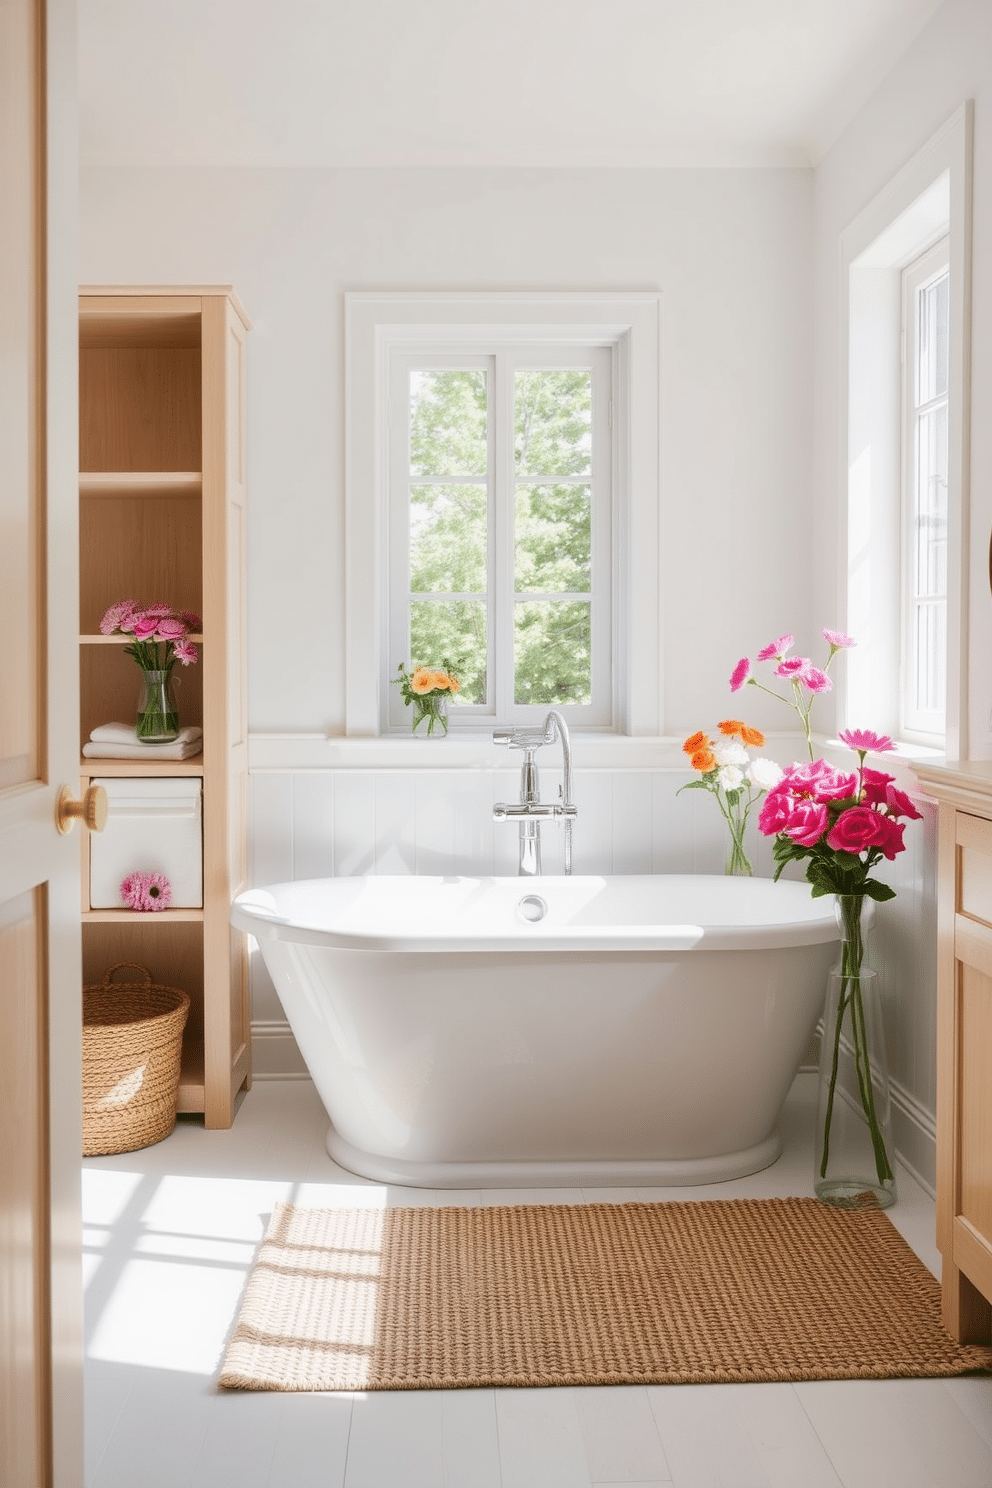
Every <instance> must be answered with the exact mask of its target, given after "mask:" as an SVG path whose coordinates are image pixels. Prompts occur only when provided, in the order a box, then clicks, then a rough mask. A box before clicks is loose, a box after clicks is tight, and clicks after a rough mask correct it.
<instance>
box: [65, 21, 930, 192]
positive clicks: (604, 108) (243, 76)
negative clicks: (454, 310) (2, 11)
mask: <svg viewBox="0 0 992 1488" xmlns="http://www.w3.org/2000/svg"><path fill="white" fill-rule="evenodd" d="M940 3H941V0H79V55H80V120H81V141H80V143H81V153H82V160H83V164H84V165H149V164H155V165H176V166H206V165H260V166H473V167H474V166H693V165H699V166H762V165H770V166H781V165H810V164H815V163H816V161H817V160H818V159H819V158H820V157H821V156H822V154H823V153H824V151H825V150H826V149H827V148H828V147H829V146H830V144H831V143H832V142H833V140H834V139H835V138H836V137H837V135H838V134H839V133H840V132H841V130H842V129H843V128H844V127H845V125H846V124H847V123H848V121H849V120H850V119H851V118H852V117H853V116H854V114H855V113H856V111H857V110H858V108H860V106H861V105H862V104H863V103H864V101H865V100H866V99H867V97H868V96H869V94H870V93H871V92H872V90H873V89H874V88H875V87H876V86H877V84H878V83H879V82H880V81H881V79H882V78H883V77H884V75H885V73H886V72H887V71H888V70H889V68H890V67H891V66H892V64H893V63H894V62H895V60H896V58H897V57H898V56H899V55H900V53H901V52H902V51H903V50H904V49H905V47H906V46H908V45H909V43H910V42H911V41H912V40H913V38H914V37H915V36H916V35H917V34H918V32H919V31H920V30H921V29H922V28H923V26H924V25H925V24H926V22H927V21H928V20H929V19H930V17H931V16H932V15H933V14H934V12H935V11H936V10H938V9H939V7H940Z"/></svg>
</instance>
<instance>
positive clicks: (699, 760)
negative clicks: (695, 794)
mask: <svg viewBox="0 0 992 1488" xmlns="http://www.w3.org/2000/svg"><path fill="white" fill-rule="evenodd" d="M689 763H690V764H691V765H692V768H693V769H694V770H698V771H699V772H700V774H702V775H708V774H709V772H710V770H715V769H716V759H715V758H714V755H713V751H712V750H710V749H698V750H697V751H696V753H695V754H694V755H693V756H692V759H691V760H690V761H689Z"/></svg>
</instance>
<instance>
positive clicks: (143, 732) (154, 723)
mask: <svg viewBox="0 0 992 1488" xmlns="http://www.w3.org/2000/svg"><path fill="white" fill-rule="evenodd" d="M136 728H137V732H138V740H139V742H140V743H142V744H169V743H171V742H172V740H173V739H175V738H177V737H178V734H179V708H178V706H177V704H176V699H175V695H174V692H173V681H172V673H171V671H170V670H168V669H163V670H162V671H146V669H145V668H144V667H142V668H141V690H140V692H139V693H138V712H137V723H136Z"/></svg>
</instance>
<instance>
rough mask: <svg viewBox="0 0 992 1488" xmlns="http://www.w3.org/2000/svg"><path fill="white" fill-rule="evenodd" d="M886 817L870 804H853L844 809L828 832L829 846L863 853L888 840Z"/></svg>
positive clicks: (836, 849)
mask: <svg viewBox="0 0 992 1488" xmlns="http://www.w3.org/2000/svg"><path fill="white" fill-rule="evenodd" d="M885 824H886V819H885V817H884V816H882V815H881V814H880V813H879V812H877V811H872V809H871V807H869V806H851V807H850V808H849V810H847V811H842V812H841V814H840V816H839V817H838V818H837V820H836V821H835V822H834V824H833V826H832V827H831V829H830V831H829V832H828V834H827V846H828V847H832V848H833V849H834V851H835V852H846V853H854V854H857V853H861V852H864V851H865V849H866V848H869V847H880V846H881V845H882V843H883V842H885V841H887V840H888V834H887V832H886V830H885Z"/></svg>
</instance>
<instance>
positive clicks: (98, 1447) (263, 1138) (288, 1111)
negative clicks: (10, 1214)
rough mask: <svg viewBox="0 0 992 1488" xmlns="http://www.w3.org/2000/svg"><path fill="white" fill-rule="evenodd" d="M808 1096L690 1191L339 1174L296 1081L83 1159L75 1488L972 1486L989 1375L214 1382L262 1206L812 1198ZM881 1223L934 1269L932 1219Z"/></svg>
mask: <svg viewBox="0 0 992 1488" xmlns="http://www.w3.org/2000/svg"><path fill="white" fill-rule="evenodd" d="M813 1093H814V1092H813V1080H812V1077H811V1076H806V1075H803V1076H800V1078H799V1080H798V1081H797V1083H796V1087H795V1089H794V1090H793V1092H792V1094H791V1095H790V1098H789V1101H788V1103H787V1105H786V1109H785V1112H784V1116H783V1122H782V1128H783V1136H784V1140H785V1151H784V1153H783V1155H782V1157H781V1158H780V1159H779V1161H778V1162H777V1163H776V1164H775V1165H774V1166H773V1167H771V1168H769V1169H767V1170H766V1171H765V1172H764V1173H758V1174H755V1175H754V1176H753V1177H751V1178H747V1179H743V1180H741V1181H739V1182H736V1183H732V1184H721V1185H719V1186H718V1187H714V1188H709V1189H705V1188H703V1189H637V1190H634V1189H609V1190H596V1191H591V1190H581V1191H580V1190H526V1191H522V1192H521V1191H514V1192H508V1191H507V1190H502V1191H485V1192H476V1191H471V1192H466V1191H457V1192H453V1191H441V1190H433V1191H432V1190H425V1189H400V1188H391V1187H385V1186H383V1185H381V1184H375V1183H368V1182H365V1181H364V1180H362V1179H358V1178H355V1177H353V1176H352V1175H351V1174H348V1173H345V1172H343V1171H342V1170H341V1169H340V1168H337V1167H336V1166H335V1165H334V1164H333V1163H332V1162H331V1160H330V1159H329V1158H328V1157H327V1155H326V1153H325V1151H324V1145H323V1138H324V1131H325V1127H326V1120H325V1117H324V1114H323V1111H322V1108H321V1106H320V1103H319V1101H318V1100H317V1096H316V1094H315V1092H314V1090H313V1087H312V1086H311V1085H310V1084H309V1083H308V1082H304V1081H284V1082H265V1083H258V1084H256V1085H255V1087H254V1089H253V1090H252V1091H251V1092H250V1093H249V1094H248V1096H247V1097H246V1098H245V1100H244V1103H243V1105H242V1108H241V1110H240V1112H239V1114H238V1117H237V1120H236V1121H235V1124H234V1127H233V1128H232V1130H231V1131H229V1132H206V1131H204V1130H203V1129H202V1127H201V1126H200V1125H199V1124H195V1123H193V1122H186V1121H182V1122H180V1124H179V1126H177V1128H176V1131H175V1132H174V1134H173V1135H172V1136H171V1137H169V1138H168V1140H167V1141H165V1142H162V1143H160V1144H159V1145H158V1146H155V1147H150V1148H146V1149H145V1150H144V1151H141V1152H137V1153H129V1154H125V1155H123V1156H120V1157H107V1158H94V1159H89V1160H88V1161H86V1162H85V1163H84V1165H83V1166H84V1175H83V1196H84V1220H85V1226H86V1232H85V1242H84V1244H85V1265H86V1272H85V1279H86V1324H87V1370H86V1426H87V1448H86V1455H87V1473H86V1482H87V1485H88V1488H201V1485H202V1488H228V1485H230V1488H234V1485H237V1488H592V1485H595V1488H612V1485H619V1484H640V1485H641V1488H652V1485H656V1484H672V1485H675V1488H717V1485H719V1488H828V1485H829V1488H838V1485H841V1484H842V1485H845V1488H862V1485H864V1488H869V1485H870V1488H990V1485H992V1379H974V1378H973V1379H959V1380H951V1381H945V1380H886V1381H880V1382H853V1381H852V1382H848V1381H840V1382H829V1383H822V1384H797V1385H709V1386H699V1385H696V1386H652V1387H647V1388H645V1387H641V1386H631V1387H610V1388H603V1389H599V1388H589V1389H545V1390H459V1391H436V1392H426V1391H424V1392H421V1391H416V1392H413V1391H411V1392H396V1393H370V1394H355V1395H345V1394H340V1395H286V1394H264V1393H259V1394H241V1393H230V1394H229V1393H227V1392H222V1391H219V1390H218V1389H217V1387H216V1385H215V1383H214V1380H215V1376H216V1372H217V1368H218V1364H219V1362H220V1358H221V1355H222V1352H223V1348H224V1344H225V1340H226V1337H227V1334H228V1332H229V1330H230V1328H231V1326H232V1324H233V1320H234V1317H235V1313H236V1310H237V1306H238V1301H239V1297H240V1293H241V1289H242V1286H243V1284H244V1279H245V1274H246V1271H247V1269H248V1266H249V1264H250V1262H251V1257H252V1254H253V1252H254V1249H255V1246H256V1244H257V1242H258V1240H259V1238H260V1236H261V1235H262V1233H263V1230H264V1226H265V1223H266V1219H267V1215H268V1213H269V1211H270V1210H271V1207H272V1204H273V1202H274V1200H276V1199H279V1198H284V1199H289V1200H292V1201H296V1202H302V1203H310V1204H321V1205H328V1204H335V1203H348V1204H354V1203H368V1204H376V1205H384V1204H411V1203H412V1204H425V1203H428V1204H446V1203H456V1204H465V1203H470V1204H474V1203H484V1204H489V1203H496V1204H499V1203H508V1202H529V1203H534V1202H541V1201H544V1202H559V1203H560V1202H575V1203H581V1202H582V1201H584V1200H590V1199H592V1198H603V1199H607V1200H614V1201H622V1200H623V1199H631V1198H645V1199H664V1198H675V1199H690V1198H715V1197H720V1198H731V1197H738V1196H739V1197H745V1196H748V1197H763V1196H768V1197H771V1196H776V1195H787V1194H808V1193H809V1192H810V1171H811V1164H812V1159H811V1147H812V1106H811V1098H812V1096H813ZM899 1195H900V1197H899V1202H898V1204H897V1205H896V1206H895V1207H894V1208H893V1209H891V1210H890V1211H889V1213H890V1215H891V1217H892V1219H893V1221H894V1222H895V1223H896V1225H897V1226H898V1227H899V1229H900V1230H901V1231H902V1233H903V1234H904V1235H905V1236H906V1238H907V1239H908V1240H909V1242H910V1244H911V1245H912V1246H913V1247H914V1249H915V1250H916V1251H917V1253H918V1254H919V1255H920V1256H921V1257H922V1258H923V1260H924V1261H925V1262H926V1263H927V1264H928V1265H929V1266H931V1268H933V1269H934V1270H936V1269H937V1268H938V1263H939V1258H938V1256H937V1253H936V1251H935V1250H934V1247H933V1204H932V1202H931V1200H930V1199H929V1198H928V1197H927V1195H926V1194H925V1193H924V1192H923V1191H922V1190H921V1189H920V1187H919V1186H918V1185H917V1184H916V1183H914V1182H913V1180H912V1179H911V1178H910V1177H909V1176H908V1175H907V1174H905V1173H903V1172H900V1173H899Z"/></svg>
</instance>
